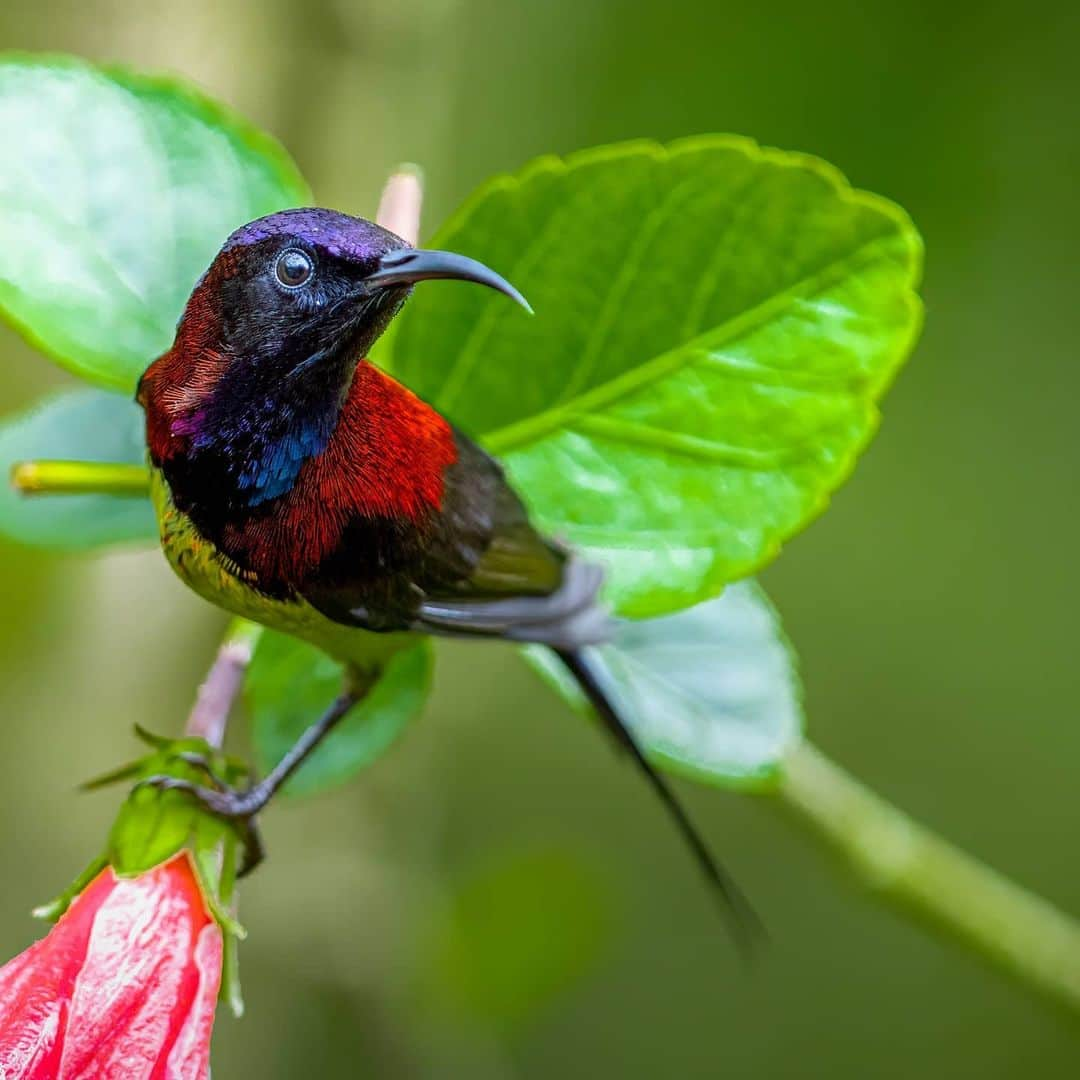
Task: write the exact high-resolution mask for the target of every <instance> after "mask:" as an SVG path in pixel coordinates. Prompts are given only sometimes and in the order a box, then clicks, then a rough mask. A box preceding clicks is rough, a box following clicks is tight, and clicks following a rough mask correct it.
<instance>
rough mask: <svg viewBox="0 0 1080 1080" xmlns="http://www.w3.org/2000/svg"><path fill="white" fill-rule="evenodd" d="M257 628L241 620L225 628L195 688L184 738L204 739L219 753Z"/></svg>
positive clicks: (234, 621) (253, 645) (248, 661)
mask: <svg viewBox="0 0 1080 1080" xmlns="http://www.w3.org/2000/svg"><path fill="white" fill-rule="evenodd" d="M258 633H259V628H258V627H257V626H256V625H255V624H254V623H250V622H248V621H247V620H245V619H234V620H233V621H232V622H231V623H230V624H229V629H228V630H227V631H226V633H225V638H224V640H223V641H222V642H221V647H220V648H219V649H218V653H217V656H216V657H215V658H214V662H213V664H212V665H211V666H210V670H209V671H208V672H207V673H206V678H205V679H204V680H203V683H202V685H201V686H200V687H199V691H198V694H197V695H196V697H195V704H194V706H193V707H192V709H191V713H190V714H189V715H188V721H187V724H186V725H185V727H184V734H185V735H192V736H195V737H197V738H200V739H205V740H206V742H208V743H209V744H210V745H211V746H213V747H214V748H215V749H218V750H220V749H221V745H222V743H223V742H224V741H225V729H226V728H227V726H228V723H229V713H230V711H231V710H232V707H233V702H234V701H236V698H237V696H238V695H239V693H240V690H241V689H242V688H243V685H244V672H246V671H247V666H248V664H250V663H251V655H252V653H253V652H254V650H255V639H256V637H257V636H258Z"/></svg>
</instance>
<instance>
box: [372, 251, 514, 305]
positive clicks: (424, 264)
mask: <svg viewBox="0 0 1080 1080" xmlns="http://www.w3.org/2000/svg"><path fill="white" fill-rule="evenodd" d="M436 278H443V279H449V280H452V281H474V282H476V284H477V285H486V286H487V287H488V288H489V289H494V290H495V291H496V292H501V293H502V294H503V295H504V296H509V297H510V299H511V300H513V301H514V302H515V303H518V304H520V305H521V306H522V307H523V308H524V309H525V310H526V311H527V312H528V313H529V314H530V315H531V314H532V313H533V309H532V308H531V307H530V306H529V302H528V300H526V299H525V297H524V296H522V295H521V293H519V292H518V291H517V289H515V288H514V286H513V285H511V284H510V282H509V281H507V280H506V278H504V277H503V276H502V275H501V274H496V273H495V271H494V270H492V269H491V267H489V266H485V265H484V264H483V263H482V262H477V260H476V259H470V258H469V257H468V256H467V255H455V254H454V253H453V252H452V251H422V250H420V249H418V248H403V249H401V250H398V251H391V252H390V253H389V254H387V255H384V256H383V257H382V259H381V260H380V261H379V269H378V270H376V271H375V273H373V274H369V275H368V276H367V278H366V279H365V280H366V281H367V284H368V285H374V286H375V287H376V288H385V287H386V286H388V285H412V284H413V283H414V282H417V281H432V280H434V279H436Z"/></svg>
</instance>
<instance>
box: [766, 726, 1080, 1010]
mask: <svg viewBox="0 0 1080 1080" xmlns="http://www.w3.org/2000/svg"><path fill="white" fill-rule="evenodd" d="M774 794H776V795H777V796H778V797H779V798H780V800H781V802H782V803H783V804H784V805H785V806H786V807H787V808H788V809H789V810H791V811H793V812H794V814H795V816H796V817H798V818H799V820H801V821H802V822H804V823H805V824H807V825H809V826H810V827H811V829H812V830H813V831H814V832H816V833H817V834H818V835H819V836H820V837H821V838H823V839H824V840H826V841H827V842H828V843H829V844H830V845H831V846H832V847H833V848H835V849H836V850H837V851H838V852H839V853H840V854H841V855H843V856H844V857H846V859H847V861H848V863H849V864H850V866H851V868H852V869H853V870H854V872H855V874H856V876H857V877H858V878H859V879H860V880H861V881H862V883H863V884H864V885H866V886H868V887H869V888H870V889H871V890H873V891H874V892H875V893H876V894H878V895H879V896H881V897H883V898H884V899H886V900H888V901H890V902H892V903H895V904H897V905H898V906H900V907H902V908H904V909H905V910H906V911H908V912H911V913H913V914H915V915H917V916H918V917H919V918H921V919H922V920H923V921H924V922H926V923H928V924H929V925H930V926H931V927H933V928H935V929H937V930H938V931H942V932H944V933H945V934H946V935H947V936H949V937H953V938H959V939H960V940H961V941H963V942H964V943H965V944H967V945H969V946H970V947H971V948H972V949H974V950H975V951H976V952H978V953H980V954H981V955H982V956H983V957H984V958H985V959H986V960H988V961H989V962H990V963H991V964H992V965H993V966H995V967H996V968H998V969H999V970H1001V971H1003V972H1004V973H1005V974H1007V975H1010V976H1011V977H1012V978H1014V979H1016V980H1017V981H1019V982H1021V983H1024V984H1025V985H1027V986H1028V987H1029V988H1031V989H1034V990H1036V991H1038V992H1040V993H1041V994H1043V995H1044V996H1046V997H1047V998H1050V999H1052V1000H1053V1001H1055V1002H1057V1003H1058V1004H1060V1005H1064V1006H1065V1007H1066V1008H1068V1009H1069V1010H1070V1011H1072V1012H1080V926H1078V925H1077V923H1075V922H1074V921H1073V920H1072V919H1070V918H1069V917H1068V916H1067V915H1065V914H1064V913H1063V912H1062V911H1060V910H1059V909H1058V908H1056V907H1054V906H1053V905H1052V904H1050V903H1048V902H1047V901H1046V900H1043V899H1042V898H1040V897H1038V896H1036V895H1034V894H1033V893H1030V892H1028V891H1027V890H1026V889H1023V888H1021V887H1020V886H1019V885H1016V884H1015V883H1013V882H1011V881H1009V880H1008V879H1006V878H1004V877H1002V875H1001V874H999V873H997V871H995V870H992V869H991V868H990V867H988V866H986V865H985V864H984V863H981V862H979V861H978V860H977V859H974V858H972V857H971V856H970V855H968V854H966V853H965V852H963V851H961V850H960V849H959V848H956V847H954V846H953V845H952V844H950V843H948V842H947V841H945V840H943V839H942V838H941V837H939V836H937V835H935V834H934V833H933V832H931V831H930V830H929V829H927V828H925V827H924V826H922V825H919V824H918V823H916V822H915V821H913V820H912V819H911V818H909V817H908V816H907V815H906V814H905V813H904V812H903V811H901V810H899V809H898V808H897V807H895V806H892V805H890V804H889V803H888V802H886V801H885V800H884V799H882V798H881V797H880V796H879V795H876V794H875V793H874V792H872V791H870V790H869V789H868V788H866V787H864V786H863V785H862V784H861V783H859V781H858V780H856V779H855V778H854V777H852V776H850V775H849V774H848V773H846V772H844V770H843V769H841V768H840V766H839V765H837V764H835V763H834V762H832V761H830V760H829V759H828V758H827V757H825V756H824V755H823V754H822V753H821V752H820V751H819V750H817V749H815V748H814V747H813V746H812V745H810V744H809V743H806V742H803V743H802V744H800V746H799V747H798V748H797V749H796V750H795V751H794V752H793V753H792V754H790V755H789V756H788V758H787V759H786V760H785V767H784V771H783V774H782V778H781V780H780V783H779V786H778V787H777V789H776V790H775V792H774Z"/></svg>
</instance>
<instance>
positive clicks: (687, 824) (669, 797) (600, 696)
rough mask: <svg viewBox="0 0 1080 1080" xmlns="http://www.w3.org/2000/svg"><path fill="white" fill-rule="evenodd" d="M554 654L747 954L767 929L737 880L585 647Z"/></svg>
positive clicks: (558, 651) (563, 650)
mask: <svg viewBox="0 0 1080 1080" xmlns="http://www.w3.org/2000/svg"><path fill="white" fill-rule="evenodd" d="M555 655H556V656H558V658H559V659H560V660H561V661H562V662H563V664H565V665H566V668H567V670H568V671H569V672H570V673H571V674H572V675H573V676H574V678H575V679H576V680H577V683H578V685H579V686H580V687H581V689H582V692H583V693H584V694H585V696H586V697H587V698H588V699H589V701H590V703H591V704H592V706H593V708H594V709H595V710H596V712H597V714H598V715H599V717H600V719H601V720H602V721H603V722H604V726H605V727H606V728H607V729H608V730H609V731H610V732H611V734H612V735H613V736H614V737H615V740H616V741H617V742H618V743H619V745H620V746H622V747H623V749H625V750H626V751H628V752H629V754H630V756H631V757H632V758H633V759H634V762H635V763H636V764H637V766H638V768H639V769H641V771H642V772H643V773H644V774H645V777H646V778H647V779H648V781H649V783H650V784H651V785H652V787H653V790H654V791H655V792H656V794H657V795H659V796H660V800H661V802H663V804H664V806H665V807H667V810H668V813H670V814H671V817H672V819H673V820H674V822H675V825H676V827H677V828H678V830H679V832H681V833H682V835H683V839H684V840H685V841H686V843H687V845H688V846H689V848H690V851H691V853H692V854H693V856H694V858H695V859H696V860H697V862H698V865H699V866H700V867H701V869H702V870H703V871H704V873H705V876H706V878H708V880H709V884H710V885H711V886H712V887H713V888H714V889H715V890H716V895H717V897H718V898H719V900H720V902H721V906H722V908H723V911H724V914H725V916H726V917H727V918H728V920H729V922H730V924H731V927H732V931H733V933H734V936H735V940H736V943H737V944H738V945H739V947H740V948H741V949H742V951H743V952H744V953H749V952H750V949H751V947H752V945H753V943H754V941H755V939H757V938H760V937H763V936H764V928H763V926H762V924H761V920H760V919H759V918H758V916H757V914H756V912H755V911H754V909H753V907H751V905H750V902H749V901H748V900H747V899H746V897H745V895H744V894H743V891H742V890H741V889H740V888H739V886H738V885H737V884H736V883H735V881H734V879H733V878H732V877H731V876H730V875H729V874H728V873H727V871H725V870H724V868H723V867H722V866H721V865H720V863H719V862H717V860H716V859H715V858H714V857H713V854H712V852H711V851H710V850H709V849H708V847H707V846H706V844H705V841H704V840H703V839H702V837H701V834H700V833H699V832H698V831H697V829H696V828H695V827H694V823H693V822H692V821H691V820H690V818H689V816H688V815H687V813H686V811H685V810H684V809H683V806H682V804H681V803H680V802H679V800H678V799H677V798H676V796H675V793H674V792H673V791H672V790H671V788H670V787H668V785H667V782H666V781H665V780H664V778H663V777H662V776H661V775H660V774H659V773H658V772H657V771H656V770H655V769H654V768H653V767H652V765H650V764H649V762H648V759H647V758H646V757H645V755H644V753H642V750H641V747H640V746H638V744H637V742H636V740H635V739H634V736H633V735H632V734H631V732H630V730H629V729H628V728H627V726H626V725H625V724H624V723H623V721H622V718H621V717H620V716H619V713H618V711H617V709H616V708H615V706H614V705H613V704H612V702H611V699H610V698H609V697H608V696H607V694H606V693H605V692H604V688H603V686H602V685H601V677H600V676H599V675H598V673H597V671H596V668H595V667H594V665H593V664H592V663H591V662H590V659H589V655H588V653H587V652H586V651H585V650H582V649H576V650H575V649H556V650H555Z"/></svg>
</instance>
